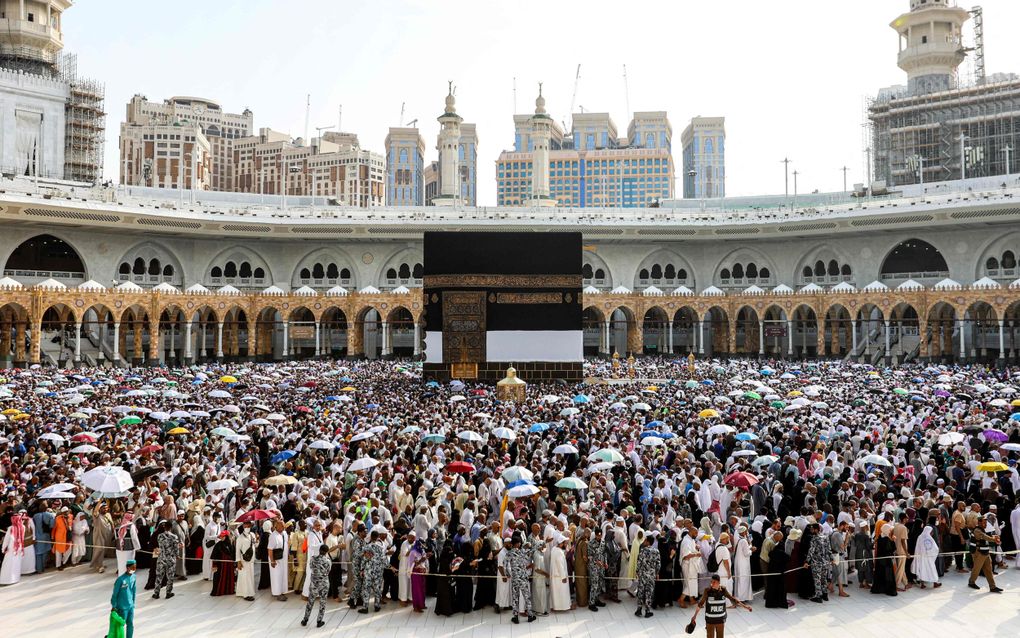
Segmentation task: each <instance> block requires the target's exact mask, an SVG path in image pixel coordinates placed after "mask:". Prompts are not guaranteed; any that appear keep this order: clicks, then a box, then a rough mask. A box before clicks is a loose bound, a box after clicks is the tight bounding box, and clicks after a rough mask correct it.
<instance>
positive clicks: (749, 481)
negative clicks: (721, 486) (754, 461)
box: [723, 472, 758, 492]
mask: <svg viewBox="0 0 1020 638" xmlns="http://www.w3.org/2000/svg"><path fill="white" fill-rule="evenodd" d="M723 483H725V484H726V485H732V486H733V487H736V488H738V489H741V490H744V491H745V492H746V491H747V490H750V489H751V486H752V485H756V484H757V483H758V477H757V476H755V475H754V474H751V473H750V472H734V473H733V474H730V475H729V476H727V477H726V478H724V479H723Z"/></svg>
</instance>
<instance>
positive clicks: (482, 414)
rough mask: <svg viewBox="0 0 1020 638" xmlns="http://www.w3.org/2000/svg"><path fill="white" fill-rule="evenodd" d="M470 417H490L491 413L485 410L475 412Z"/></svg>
mask: <svg viewBox="0 0 1020 638" xmlns="http://www.w3.org/2000/svg"><path fill="white" fill-rule="evenodd" d="M471 418H472V419H491V418H492V415H489V414H486V413H485V412H476V413H474V414H472V415H471Z"/></svg>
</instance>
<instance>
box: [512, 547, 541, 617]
mask: <svg viewBox="0 0 1020 638" xmlns="http://www.w3.org/2000/svg"><path fill="white" fill-rule="evenodd" d="M506 565H507V566H508V567H509V570H508V571H509V572H510V606H511V608H512V609H513V610H514V617H513V618H511V619H510V622H512V623H514V624H515V625H517V624H520V622H521V621H520V619H519V618H518V617H517V616H518V612H519V609H518V608H519V607H520V604H521V598H522V597H523V598H524V610H525V611H526V612H527V613H528V622H535V611H534V609H532V607H531V569H532V568H533V567H534V563H533V562H532V548H531V545H524V541H523V539H522V537H521V534H520V532H517V533H515V534H514V535H513V537H511V539H510V551H508V552H507V556H506Z"/></svg>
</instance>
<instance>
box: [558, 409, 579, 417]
mask: <svg viewBox="0 0 1020 638" xmlns="http://www.w3.org/2000/svg"><path fill="white" fill-rule="evenodd" d="M578 412H580V410H579V409H577V408H563V409H562V410H560V416H574V415H575V414H577V413H578Z"/></svg>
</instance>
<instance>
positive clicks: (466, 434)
mask: <svg viewBox="0 0 1020 638" xmlns="http://www.w3.org/2000/svg"><path fill="white" fill-rule="evenodd" d="M457 438H458V439H460V440H462V441H475V442H480V441H481V440H482V435H481V434H479V433H477V432H475V431H474V430H464V431H463V432H458V433H457Z"/></svg>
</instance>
